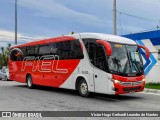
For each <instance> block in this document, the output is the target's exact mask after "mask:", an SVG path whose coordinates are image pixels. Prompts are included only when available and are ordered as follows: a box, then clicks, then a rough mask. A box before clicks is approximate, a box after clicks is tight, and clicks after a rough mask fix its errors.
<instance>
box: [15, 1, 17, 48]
mask: <svg viewBox="0 0 160 120" xmlns="http://www.w3.org/2000/svg"><path fill="white" fill-rule="evenodd" d="M15 45H17V0H15Z"/></svg>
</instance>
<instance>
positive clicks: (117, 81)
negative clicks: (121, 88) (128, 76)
mask: <svg viewBox="0 0 160 120" xmlns="http://www.w3.org/2000/svg"><path fill="white" fill-rule="evenodd" d="M112 82H114V83H116V84H119V83H120V82H121V81H119V80H115V79H112Z"/></svg>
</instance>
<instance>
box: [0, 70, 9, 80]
mask: <svg viewBox="0 0 160 120" xmlns="http://www.w3.org/2000/svg"><path fill="white" fill-rule="evenodd" d="M0 78H1V79H2V80H6V81H7V80H9V70H8V68H2V69H1V70H0Z"/></svg>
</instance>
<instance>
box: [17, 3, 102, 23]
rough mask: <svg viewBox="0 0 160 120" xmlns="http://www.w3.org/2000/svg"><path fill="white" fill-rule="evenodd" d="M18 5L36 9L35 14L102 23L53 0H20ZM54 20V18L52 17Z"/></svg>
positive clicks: (93, 17)
mask: <svg viewBox="0 0 160 120" xmlns="http://www.w3.org/2000/svg"><path fill="white" fill-rule="evenodd" d="M19 5H21V6H23V7H25V8H29V9H32V10H36V12H34V14H35V15H38V16H42V17H51V18H54V17H56V18H61V19H68V20H70V21H76V22H80V23H83V24H92V25H93V24H95V25H96V24H102V22H103V21H102V20H101V19H100V18H97V17H96V16H94V15H91V14H87V13H82V12H78V11H75V10H72V9H70V8H68V7H66V6H64V5H62V4H60V3H58V2H56V1H55V0H22V1H19ZM53 20H54V19H53Z"/></svg>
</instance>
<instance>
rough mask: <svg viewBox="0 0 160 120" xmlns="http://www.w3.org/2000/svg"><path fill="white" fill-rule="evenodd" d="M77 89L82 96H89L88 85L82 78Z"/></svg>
mask: <svg viewBox="0 0 160 120" xmlns="http://www.w3.org/2000/svg"><path fill="white" fill-rule="evenodd" d="M78 90H79V94H80V95H81V96H82V97H88V96H89V91H88V85H87V82H86V81H85V80H84V79H82V80H81V81H80V82H79V87H78Z"/></svg>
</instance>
